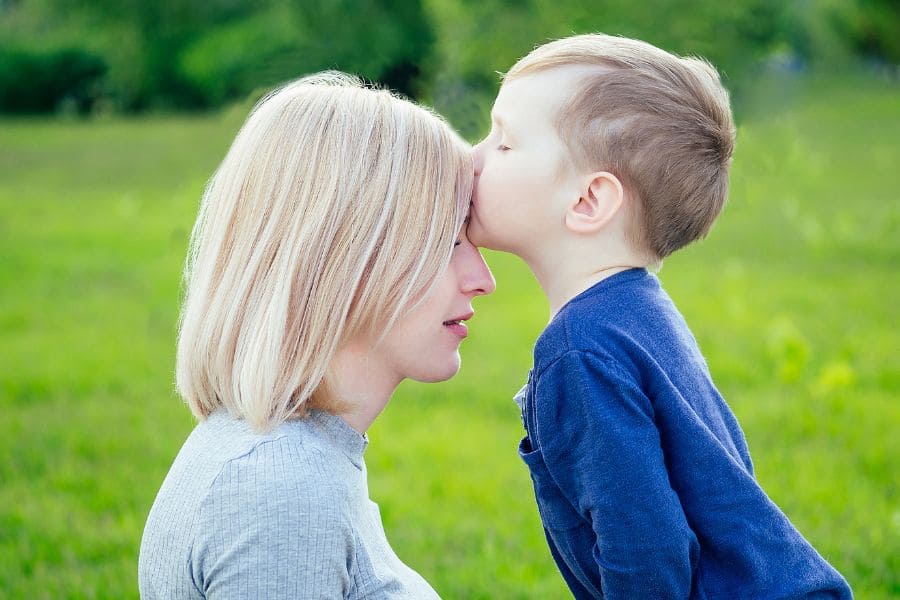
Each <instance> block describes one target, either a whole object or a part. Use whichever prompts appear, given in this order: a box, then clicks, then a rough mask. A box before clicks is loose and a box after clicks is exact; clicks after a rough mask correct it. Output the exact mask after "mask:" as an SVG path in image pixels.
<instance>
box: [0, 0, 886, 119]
mask: <svg viewBox="0 0 900 600" xmlns="http://www.w3.org/2000/svg"><path fill="white" fill-rule="evenodd" d="M592 31H603V32H606V33H613V34H620V35H626V36H631V37H638V38H641V39H645V40H647V41H649V42H651V43H654V44H657V45H659V46H661V47H663V48H666V49H668V50H671V51H673V52H677V53H681V54H699V55H702V56H705V57H706V58H708V59H710V60H711V61H712V62H713V63H714V64H715V65H716V66H717V67H718V68H719V69H720V70H721V71H722V72H723V73H724V75H725V78H726V81H727V83H728V85H729V87H730V88H731V89H732V90H733V91H737V92H738V94H740V92H741V86H742V85H748V86H749V83H752V78H751V77H749V76H750V75H752V74H753V73H754V69H755V68H756V66H757V65H759V64H762V63H764V62H766V61H771V58H772V57H773V56H780V57H787V58H788V61H787V62H789V63H790V64H796V65H806V64H811V65H814V66H817V65H826V66H832V65H834V64H835V63H844V64H849V63H848V61H849V60H851V59H852V58H853V57H854V56H859V55H862V56H865V57H867V58H870V59H871V58H874V59H875V60H877V61H883V62H884V63H887V64H888V65H890V64H893V65H896V64H897V63H898V62H900V4H898V2H897V0H796V1H792V2H782V1H781V0H743V1H742V2H721V1H720V0H691V1H690V2H684V1H683V0H648V1H646V2H640V3H635V2H631V1H628V0H597V1H596V2H592V3H585V2H583V1H581V0H317V1H315V2H313V1H310V0H204V1H203V2H196V1H195V0H166V1H165V2H154V1H150V2H147V1H146V0H0V86H2V97H3V98H4V99H5V100H3V103H2V104H0V110H6V111H10V110H24V109H25V108H24V107H26V106H27V107H30V108H27V110H41V111H43V110H53V109H54V107H56V106H58V105H59V103H60V102H62V101H63V100H65V101H66V102H69V103H71V102H72V101H74V102H75V103H76V104H77V105H78V106H81V107H90V106H91V105H92V104H103V105H104V106H106V107H111V108H113V109H122V110H143V109H153V108H205V107H212V106H218V105H220V104H222V103H223V102H227V101H230V100H232V99H236V98H242V97H246V95H247V94H249V93H250V92H252V91H253V90H255V89H258V88H262V87H268V86H271V85H273V84H275V83H278V82H280V81H284V80H286V79H290V78H293V77H297V76H299V75H302V74H304V73H308V72H311V71H317V70H322V69H327V68H336V69H341V70H345V71H350V72H354V73H358V74H360V75H362V76H363V77H366V78H368V79H371V80H376V81H380V82H383V83H385V84H387V85H389V86H391V87H393V88H395V89H397V90H399V91H401V92H403V93H406V94H407V95H411V96H415V97H425V98H426V99H428V100H430V101H432V102H433V103H434V104H435V105H436V107H437V108H438V109H439V110H440V111H442V112H445V113H446V114H447V115H448V116H449V117H450V119H451V120H452V121H453V122H454V123H455V124H456V125H457V126H458V127H460V128H461V129H462V130H463V131H464V133H466V134H467V135H476V134H477V133H479V132H480V130H481V129H482V128H483V126H484V114H485V112H484V109H485V106H486V104H487V103H489V102H490V100H491V99H492V97H493V95H494V93H495V91H496V87H497V83H498V81H499V78H498V75H497V72H498V71H502V70H504V69H508V68H509V67H510V66H511V65H512V64H513V63H514V62H515V60H516V59H517V58H519V57H520V56H522V55H523V54H525V53H526V52H527V51H528V50H529V49H531V48H532V47H533V46H534V45H536V44H539V43H541V42H543V41H546V40H548V39H552V38H558V37H563V36H566V35H571V34H573V33H585V32H592ZM748 82H749V83H748ZM35 86H37V87H42V88H45V91H44V92H40V93H39V92H37V91H36V90H33V89H28V88H29V87H35Z"/></svg>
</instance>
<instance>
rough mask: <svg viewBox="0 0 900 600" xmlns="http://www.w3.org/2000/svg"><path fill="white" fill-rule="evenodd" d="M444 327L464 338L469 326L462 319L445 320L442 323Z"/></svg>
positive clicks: (467, 333)
mask: <svg viewBox="0 0 900 600" xmlns="http://www.w3.org/2000/svg"><path fill="white" fill-rule="evenodd" d="M444 327H446V328H447V329H449V330H450V332H451V333H453V334H454V335H457V336H459V337H461V338H465V337H466V336H468V335H469V328H468V327H466V324H465V323H463V322H462V321H447V322H446V323H444Z"/></svg>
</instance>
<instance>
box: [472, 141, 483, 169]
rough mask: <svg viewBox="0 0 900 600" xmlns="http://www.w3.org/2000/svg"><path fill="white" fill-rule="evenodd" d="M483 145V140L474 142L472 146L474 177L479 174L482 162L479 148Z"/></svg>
mask: <svg viewBox="0 0 900 600" xmlns="http://www.w3.org/2000/svg"><path fill="white" fill-rule="evenodd" d="M483 146H484V140H482V141H480V142H478V143H477V144H475V147H474V148H472V159H473V160H474V161H475V177H478V176H479V175H481V166H482V164H483V160H482V158H481V155H482V151H481V148H482V147H483Z"/></svg>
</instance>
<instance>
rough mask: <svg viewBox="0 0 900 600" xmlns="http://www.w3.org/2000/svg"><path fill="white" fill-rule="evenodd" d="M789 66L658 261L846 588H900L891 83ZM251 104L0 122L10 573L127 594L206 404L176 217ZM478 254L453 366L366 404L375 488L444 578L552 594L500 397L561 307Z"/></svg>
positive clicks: (392, 530) (471, 587)
mask: <svg viewBox="0 0 900 600" xmlns="http://www.w3.org/2000/svg"><path fill="white" fill-rule="evenodd" d="M777 89H778V94H774V93H773V94H772V96H771V98H773V100H771V101H770V102H768V103H766V104H765V105H764V106H763V107H762V108H759V109H757V110H748V111H746V113H745V115H746V116H745V118H744V119H743V122H742V124H741V127H740V132H739V147H738V151H737V156H736V160H735V166H734V174H733V183H732V194H731V199H730V202H729V205H728V207H727V208H726V211H725V213H724V214H723V216H722V218H721V219H720V222H719V223H718V225H717V226H716V228H715V229H714V231H713V233H712V234H711V235H710V237H709V238H708V239H707V240H706V241H704V242H703V243H701V244H698V245H696V246H694V247H691V248H689V249H688V250H686V251H684V252H682V253H680V254H679V255H676V256H675V257H673V258H671V259H670V260H669V261H667V263H666V265H665V267H664V268H663V270H662V272H661V274H660V276H661V278H662V280H663V283H664V284H665V286H666V288H667V289H668V290H669V292H670V294H671V295H672V296H673V297H674V299H675V301H676V302H677V303H678V304H679V306H680V307H681V309H682V311H683V312H684V314H685V316H686V318H687V320H688V322H689V323H690V324H691V326H692V327H693V329H694V332H695V334H696V335H697V338H698V339H699V342H700V345H701V347H702V348H703V350H704V353H705V355H706V356H707V359H708V362H709V365H710V368H711V370H712V373H713V375H714V377H715V379H716V381H717V383H718V385H719V387H720V388H721V390H722V391H723V393H724V395H725V397H726V398H727V399H728V400H729V402H730V404H731V405H732V407H733V408H734V411H735V412H736V413H737V415H738V418H739V419H740V421H741V423H742V425H743V427H744V429H745V432H746V434H747V438H748V440H749V443H750V449H751V452H752V454H753V457H754V461H755V466H756V470H757V475H758V478H759V480H760V481H761V483H762V485H763V486H764V488H765V489H766V490H767V491H768V492H769V494H770V495H771V497H772V498H773V499H774V500H775V501H776V502H777V503H778V504H779V505H780V506H781V507H782V508H783V509H784V510H785V512H786V513H787V514H788V516H789V517H790V518H791V519H792V520H793V521H794V523H795V524H796V525H797V527H798V528H799V529H800V530H801V531H802V532H803V533H804V534H805V535H806V536H807V538H808V539H809V540H810V541H811V542H812V543H813V545H815V546H816V547H817V548H818V549H819V551H820V552H821V553H822V554H823V555H825V556H826V557H827V558H828V559H829V560H830V561H831V562H832V564H834V565H835V566H836V567H837V568H838V569H839V570H840V571H841V572H842V573H844V574H845V576H846V577H847V578H848V580H849V581H850V583H851V585H852V586H853V587H854V590H855V592H856V594H857V596H858V597H859V598H862V599H869V598H872V599H879V598H891V597H897V596H900V489H898V485H900V435H897V431H898V429H900V403H898V399H900V360H898V351H900V343H898V341H900V336H898V325H900V320H898V316H897V314H898V313H897V310H898V309H897V307H898V303H900V273H898V270H900V192H898V189H900V175H898V173H900V169H898V164H900V146H898V141H897V140H900V90H898V88H897V87H896V85H893V86H891V85H889V84H886V83H879V82H873V81H865V80H859V81H842V82H836V81H831V82H806V83H804V84H803V85H793V86H779V87H778V88H777ZM776 100H777V101H776ZM241 118H242V115H239V114H237V113H236V112H231V113H228V114H226V115H220V116H216V117H197V118H171V117H170V118H162V117H160V118H147V119H142V120H111V121H98V122H77V121H51V120H16V121H0V597H3V598H7V597H8V598H30V599H31V598H34V599H39V598H129V597H136V596H137V592H136V562H137V552H138V545H139V541H140V536H141V531H142V528H143V523H144V519H145V517H146V514H147V511H148V510H149V507H150V504H151V502H152V501H153V497H154V495H155V493H156V490H157V488H158V486H159V484H160V482H161V481H162V478H163V476H164V475H165V473H166V471H167V469H168V467H169V464H170V462H171V460H172V458H173V457H174V455H175V453H176V452H177V450H178V448H179V446H180V445H181V443H182V441H183V439H184V437H185V436H186V435H187V433H188V432H189V431H190V429H191V427H192V420H191V417H190V415H189V412H188V411H187V409H186V408H185V407H184V406H183V405H181V404H180V401H179V400H178V398H177V397H175V396H174V394H173V392H172V379H173V376H172V365H173V354H174V337H175V320H176V315H177V310H178V289H179V273H180V268H181V264H182V260H183V254H184V250H185V243H186V237H187V233H188V231H189V228H190V226H191V224H192V221H193V217H194V213H195V211H196V208H197V203H198V200H199V196H200V192H201V190H202V187H203V184H204V181H205V179H206V178H207V177H208V176H209V174H210V173H211V172H212V170H213V169H214V167H215V165H216V164H217V162H218V161H219V160H220V159H221V157H222V156H223V154H224V152H225V149H226V147H227V144H228V142H229V141H230V139H231V137H232V136H233V135H234V132H235V131H236V128H237V126H238V125H239V123H240V120H241ZM487 258H488V261H489V263H490V264H491V266H492V267H493V269H494V273H495V276H496V278H497V281H498V289H497V292H496V293H495V294H494V295H493V296H491V297H488V298H483V299H480V300H478V301H477V302H476V305H475V307H476V310H477V311H478V314H477V316H476V317H475V319H474V320H473V323H472V327H471V332H472V335H471V337H470V339H469V340H467V341H466V343H465V344H464V348H463V369H462V371H461V373H460V375H459V376H458V377H457V378H456V379H454V380H453V381H451V382H448V383H445V384H438V385H421V384H415V383H404V384H403V385H402V386H401V388H400V390H399V391H398V393H397V394H396V397H395V399H394V400H393V402H392V403H391V405H390V406H389V407H388V409H387V411H386V412H385V413H384V415H383V416H382V418H381V419H379V421H377V422H376V424H375V425H374V427H373V428H372V430H371V431H370V438H371V445H370V447H369V450H368V451H367V461H368V465H369V474H370V486H371V492H372V496H373V498H374V499H375V500H376V501H377V502H379V504H380V505H381V509H382V515H383V518H384V522H385V527H386V529H387V533H388V537H389V539H390V540H391V541H392V543H393V546H394V548H395V550H396V551H397V553H398V554H399V555H400V557H401V558H403V559H405V560H406V561H407V562H408V563H409V564H410V565H412V566H413V567H414V568H416V569H417V570H419V571H420V572H421V573H422V574H423V575H424V576H425V577H426V578H427V579H428V580H429V581H430V582H432V584H433V585H434V586H435V588H436V589H437V590H438V591H439V592H440V593H441V595H442V596H444V597H446V598H466V599H477V598H484V599H493V598H539V599H545V598H565V597H567V592H566V590H565V587H564V585H563V583H562V581H561V579H560V577H559V575H558V573H557V572H556V569H555V567H554V565H553V563H552V561H551V559H550V556H549V554H548V552H547V550H546V547H545V545H544V540H543V535H542V532H541V529H540V525H539V521H538V517H537V512H536V509H535V507H534V504H533V498H532V491H531V484H530V480H529V478H528V474H527V471H526V468H525V466H524V464H522V463H521V462H520V460H519V459H518V457H517V456H516V453H515V448H516V444H517V442H518V439H519V437H520V436H521V425H520V423H519V419H518V415H517V413H516V411H515V408H514V406H513V404H512V402H511V400H510V397H511V395H512V393H513V392H514V391H515V390H516V389H518V386H519V385H520V384H521V382H522V381H523V379H524V377H525V374H526V371H527V369H528V367H529V363H530V353H531V347H532V344H533V341H534V339H535V337H536V335H537V334H538V332H539V331H540V329H541V327H542V324H543V323H545V322H546V319H547V307H546V303H545V301H544V300H543V299H542V297H541V296H540V295H539V290H538V288H537V286H536V284H535V282H534V280H533V279H532V278H531V276H530V275H529V274H528V272H527V271H526V270H525V269H524V268H523V266H522V265H521V264H519V263H518V262H517V261H516V260H514V259H512V258H510V257H507V256H503V255H497V254H490V255H489V256H488V257H487ZM892 431H893V432H894V433H893V434H892V433H891V432H892Z"/></svg>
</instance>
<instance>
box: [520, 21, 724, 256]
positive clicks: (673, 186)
mask: <svg viewBox="0 0 900 600" xmlns="http://www.w3.org/2000/svg"><path fill="white" fill-rule="evenodd" d="M568 66H584V67H596V69H589V70H588V71H587V74H586V75H585V76H584V78H583V80H582V82H581V83H580V85H579V86H578V87H577V88H576V89H575V90H573V92H572V94H571V96H570V98H569V99H568V100H567V102H566V103H565V104H564V105H563V107H562V108H561V109H560V112H559V114H558V116H557V129H558V131H559V133H560V137H561V138H562V140H563V142H564V143H565V144H566V146H567V147H568V149H569V153H570V155H571V156H570V158H571V160H572V161H573V162H574V163H575V164H576V165H577V166H578V167H579V168H583V169H587V170H591V171H597V170H602V171H609V172H611V173H613V174H614V175H616V176H617V177H619V179H621V180H622V183H623V185H624V186H625V188H626V190H627V191H628V192H629V193H631V194H633V195H634V196H636V197H637V200H638V202H637V203H636V205H634V204H633V205H632V207H633V208H632V213H631V214H632V220H631V227H630V228H629V231H628V234H629V239H630V241H631V242H632V244H633V245H634V246H635V248H636V249H637V250H638V251H640V252H642V253H644V254H647V255H648V258H649V259H650V260H651V262H658V261H660V260H661V259H663V258H665V257H666V256H668V255H669V254H671V253H672V252H674V251H675V250H678V249H679V248H681V247H683V246H685V245H687V244H689V243H691V242H693V241H694V240H697V239H699V238H702V237H703V236H705V235H706V233H707V232H708V231H709V229H710V227H711V226H712V224H713V222H714V221H715V219H716V217H717V216H718V214H719V212H720V211H721V210H722V207H723V205H724V204H725V199H726V197H727V195H728V170H729V166H730V164H731V156H732V152H733V149H734V136H735V129H734V121H733V119H732V116H731V107H730V104H729V99H728V92H727V91H726V90H725V88H724V87H722V84H721V82H720V81H719V76H718V74H717V72H716V70H715V69H714V68H713V67H712V66H711V65H710V64H709V63H708V62H706V61H705V60H702V59H699V58H687V57H685V58H683V57H679V56H675V55H673V54H670V53H668V52H665V51H664V50H661V49H659V48H657V47H655V46H652V45H651V44H648V43H646V42H641V41H638V40H632V39H628V38H621V37H614V36H609V35H603V34H589V35H578V36H573V37H569V38H565V39H561V40H556V41H553V42H550V43H547V44H544V45H542V46H539V47H538V48H536V49H535V50H533V51H532V52H531V53H529V54H528V55H527V56H525V57H524V58H522V59H521V60H520V61H519V62H517V63H516V64H515V65H513V67H512V69H510V70H509V72H508V73H506V75H505V76H504V81H511V80H513V79H516V78H519V77H523V76H526V75H529V74H532V73H537V72H540V71H545V70H548V69H553V68H558V67H568Z"/></svg>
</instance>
